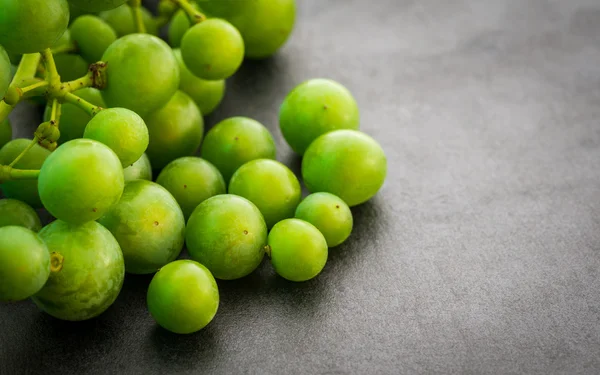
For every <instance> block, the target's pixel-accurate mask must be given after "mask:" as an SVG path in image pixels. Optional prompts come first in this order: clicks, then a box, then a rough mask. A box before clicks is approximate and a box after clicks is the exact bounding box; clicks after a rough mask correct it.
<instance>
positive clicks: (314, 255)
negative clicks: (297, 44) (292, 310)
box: [0, 0, 387, 334]
mask: <svg viewBox="0 0 600 375" xmlns="http://www.w3.org/2000/svg"><path fill="white" fill-rule="evenodd" d="M0 9H2V11H1V12H0V98H2V101H0V189H1V190H2V194H3V196H4V197H5V198H4V199H2V200H0V301H18V300H23V299H26V298H32V300H33V301H34V302H35V303H36V305H37V306H39V307H40V309H42V310H43V311H45V312H47V313H48V314H50V315H52V316H54V317H57V318H59V319H63V320H72V321H75V320H85V319H90V318H93V317H95V316H97V315H99V314H101V313H102V312H104V311H105V310H106V309H108V308H109V307H110V305H111V304H113V303H114V301H115V300H116V299H117V298H118V295H119V292H120V289H121V287H122V285H123V282H124V279H125V278H124V275H125V273H132V274H154V277H153V279H152V282H151V283H150V285H149V288H148V293H147V304H148V310H149V313H150V314H151V315H152V317H153V318H154V319H155V320H156V321H157V322H158V324H159V325H161V326H163V327H164V328H166V329H168V330H170V331H173V332H176V333H182V334H185V333H191V332H195V331H198V330H200V329H202V328H203V327H205V326H206V325H207V324H209V323H210V322H211V321H212V319H213V317H214V316H215V314H216V313H217V310H218V306H219V290H218V285H217V282H216V280H215V279H222V280H232V279H238V278H242V277H245V276H247V275H249V274H250V273H252V272H254V271H255V270H256V269H257V267H258V266H259V265H260V264H261V262H262V261H263V259H264V257H265V254H266V255H267V256H268V257H269V258H270V259H271V264H272V266H273V268H274V270H275V272H276V273H277V274H279V275H280V276H281V277H283V278H285V279H287V280H290V281H293V282H303V281H307V280H310V279H313V278H314V277H316V276H317V275H319V274H320V273H321V272H322V271H323V269H324V267H325V266H326V263H327V257H328V251H329V249H330V248H332V247H336V246H339V245H340V244H342V243H344V242H345V241H346V240H347V239H348V238H349V236H350V235H351V232H352V228H353V216H352V211H351V209H350V207H352V206H356V205H358V204H361V203H364V202H366V201H368V200H369V199H371V198H372V197H373V196H375V194H376V193H377V192H378V191H379V190H380V188H381V187H382V185H383V183H384V180H385V177H386V173H387V161H386V157H385V154H384V152H383V149H382V148H381V146H380V145H379V144H378V143H377V141H375V140H374V139H373V138H371V137H369V136H368V135H366V134H365V133H362V132H360V131H359V130H358V128H359V123H360V118H359V117H360V116H359V110H358V105H357V103H356V101H355V99H354V97H353V96H352V94H351V93H350V91H349V90H348V89H347V88H345V87H344V86H342V85H341V84H339V83H337V82H335V81H332V80H328V79H313V80H309V81H306V82H304V83H302V84H300V85H299V86H297V87H296V88H295V89H293V90H292V91H291V92H290V93H289V95H288V96H287V97H286V98H285V100H284V101H283V103H282V105H281V108H280V112H279V125H280V130H281V133H282V135H283V137H284V138H285V140H286V141H287V143H288V144H289V145H290V147H291V148H292V149H293V150H294V151H295V152H297V153H298V154H300V155H302V158H303V160H302V176H301V177H302V179H303V182H304V184H305V186H306V187H307V188H308V190H309V191H310V192H311V193H312V194H310V195H308V196H307V197H305V198H304V199H303V197H302V190H301V181H300V179H299V176H296V175H295V174H294V173H293V172H292V171H291V170H290V169H289V168H288V167H287V166H285V165H284V164H282V163H280V162H278V161H277V160H276V158H277V150H276V144H275V140H274V139H275V138H274V137H273V135H272V134H271V132H270V131H269V130H268V128H267V127H265V126H264V125H263V124H261V123H259V122H258V121H256V120H253V119H251V118H247V117H243V116H237V117H231V118H227V119H225V120H223V121H221V122H219V123H218V124H217V125H216V126H214V127H213V128H212V129H211V130H210V131H209V132H208V133H206V134H205V133H204V117H203V116H205V115H207V114H209V113H211V112H213V111H214V110H215V109H216V108H217V107H218V105H219V103H220V102H221V101H222V100H223V98H224V95H225V86H226V85H225V80H226V79H227V78H229V77H231V76H232V75H233V74H235V72H236V71H237V70H238V69H239V68H240V66H241V64H242V62H243V60H244V58H245V57H246V58H265V57H268V56H270V55H272V54H273V53H275V52H276V51H277V50H278V49H279V48H280V47H281V46H282V45H283V44H284V42H285V41H286V40H287V38H288V37H289V35H290V33H291V31H292V29H293V25H294V21H295V11H296V8H295V0H254V1H246V2H236V3H235V4H233V3H231V2H229V1H226V0H205V1H202V2H200V3H195V2H191V1H190V0H162V1H161V3H160V6H159V14H158V15H157V16H156V17H155V16H153V15H152V14H151V13H150V12H149V11H147V10H146V9H145V8H143V7H142V5H141V1H140V0H129V1H126V0H43V1H42V0H0ZM166 24H169V33H168V35H169V37H168V39H169V42H168V43H167V42H166V41H164V40H162V39H160V38H159V37H158V36H156V34H157V30H158V28H159V27H160V26H163V25H166ZM11 63H12V64H11ZM17 63H18V67H16V68H13V64H17ZM22 100H37V101H39V102H41V103H44V105H45V112H44V117H43V122H42V123H41V124H40V125H39V127H38V128H37V130H36V131H35V133H34V134H33V136H32V139H11V138H12V129H11V126H10V123H9V122H8V117H7V115H8V113H9V112H10V111H11V110H12V109H13V108H14V107H15V106H16V105H18V103H19V102H20V101H22ZM154 176H155V177H156V181H153V177H154ZM40 208H43V209H45V210H46V211H47V212H49V213H50V214H51V215H52V216H53V217H54V218H56V220H55V221H53V222H52V223H51V224H49V225H46V226H43V225H42V222H41V221H40V218H39V217H38V215H37V212H36V211H35V209H40ZM184 246H186V247H187V249H188V252H189V255H190V257H191V259H190V260H177V258H178V257H179V255H180V253H181V251H182V250H183V248H184Z"/></svg>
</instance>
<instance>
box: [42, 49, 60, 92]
mask: <svg viewBox="0 0 600 375" xmlns="http://www.w3.org/2000/svg"><path fill="white" fill-rule="evenodd" d="M42 60H43V61H44V66H45V67H46V80H47V81H48V84H49V85H50V89H52V88H56V87H59V86H60V75H59V74H58V70H56V63H55V62H54V56H53V55H52V51H50V48H46V49H45V50H43V51H42Z"/></svg>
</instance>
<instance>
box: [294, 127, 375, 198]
mask: <svg viewBox="0 0 600 375" xmlns="http://www.w3.org/2000/svg"><path fill="white" fill-rule="evenodd" d="M386 174H387V160H386V157H385V153H384V152H383V149H382V148H381V146H380V145H379V143H377V141H375V140H374V139H373V138H371V137H369V136H368V135H366V134H364V133H361V132H359V131H356V130H335V131H332V132H329V133H326V134H323V135H322V136H320V137H319V138H317V139H316V140H315V141H314V142H313V143H312V144H311V145H310V146H309V147H308V149H307V150H306V153H305V154H304V157H303V159H302V177H303V178H304V183H305V184H306V187H307V188H308V190H310V191H311V192H320V191H324V192H328V193H332V194H335V195H337V196H338V197H340V198H342V199H343V200H344V201H345V202H346V203H347V204H348V206H350V207H352V206H356V205H358V204H361V203H364V202H366V201H368V200H369V199H371V198H372V197H373V196H374V195H375V194H377V192H378V191H379V189H380V188H381V186H382V185H383V182H384V181H385V177H386Z"/></svg>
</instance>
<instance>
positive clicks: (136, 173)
mask: <svg viewBox="0 0 600 375" xmlns="http://www.w3.org/2000/svg"><path fill="white" fill-rule="evenodd" d="M123 173H124V174H125V182H129V181H134V180H148V181H152V166H151V165H150V159H148V155H146V154H143V155H142V157H141V158H139V159H138V160H137V161H136V162H135V163H133V164H131V165H130V166H129V167H127V168H125V169H123Z"/></svg>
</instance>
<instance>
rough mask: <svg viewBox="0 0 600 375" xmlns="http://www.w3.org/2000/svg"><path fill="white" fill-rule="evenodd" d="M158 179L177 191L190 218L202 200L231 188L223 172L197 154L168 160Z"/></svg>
mask: <svg viewBox="0 0 600 375" xmlns="http://www.w3.org/2000/svg"><path fill="white" fill-rule="evenodd" d="M156 183H158V184H160V185H162V186H163V187H164V188H165V189H167V190H168V191H169V192H170V193H171V194H173V197H175V200H177V203H179V206H180V207H181V210H182V211H183V215H184V216H185V219H186V220H187V219H188V218H189V217H190V215H191V214H192V212H194V209H195V208H196V207H198V205H199V204H200V203H202V202H204V201H205V200H207V199H208V198H210V197H212V196H215V195H219V194H225V193H226V190H227V189H226V186H225V181H224V180H223V176H221V172H219V170H218V169H217V168H216V167H215V166H214V165H212V164H211V163H209V162H207V161H206V160H204V159H200V158H197V157H193V156H187V157H183V158H179V159H176V160H173V161H172V162H170V163H169V164H167V166H166V167H165V168H164V169H163V170H162V172H160V174H159V175H158V178H157V179H156Z"/></svg>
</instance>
